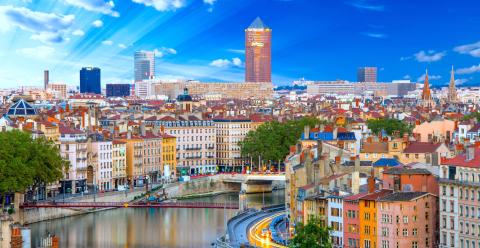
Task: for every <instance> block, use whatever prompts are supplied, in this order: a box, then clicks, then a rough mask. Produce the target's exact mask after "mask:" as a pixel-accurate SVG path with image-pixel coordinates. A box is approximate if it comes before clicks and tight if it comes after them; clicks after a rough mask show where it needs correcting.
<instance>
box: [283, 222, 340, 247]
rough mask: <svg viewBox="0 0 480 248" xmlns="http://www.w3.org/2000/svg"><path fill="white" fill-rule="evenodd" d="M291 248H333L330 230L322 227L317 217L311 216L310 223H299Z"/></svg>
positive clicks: (291, 241)
mask: <svg viewBox="0 0 480 248" xmlns="http://www.w3.org/2000/svg"><path fill="white" fill-rule="evenodd" d="M288 247H290V248H331V247H332V241H331V238H330V229H329V228H327V227H323V226H322V222H321V221H320V219H319V218H317V217H316V216H310V217H309V219H308V223H307V224H306V225H304V224H303V223H298V224H297V226H296V227H295V236H294V237H293V239H291V240H290V242H289V246H288Z"/></svg>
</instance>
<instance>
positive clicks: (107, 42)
mask: <svg viewBox="0 0 480 248" xmlns="http://www.w3.org/2000/svg"><path fill="white" fill-rule="evenodd" d="M102 44H103V45H106V46H111V45H113V41H111V40H104V41H102Z"/></svg>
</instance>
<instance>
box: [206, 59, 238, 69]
mask: <svg viewBox="0 0 480 248" xmlns="http://www.w3.org/2000/svg"><path fill="white" fill-rule="evenodd" d="M210 66H213V67H218V68H228V67H242V66H243V62H242V60H241V59H240V58H233V59H231V60H229V59H216V60H213V61H212V62H210Z"/></svg>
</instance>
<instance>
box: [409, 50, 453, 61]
mask: <svg viewBox="0 0 480 248" xmlns="http://www.w3.org/2000/svg"><path fill="white" fill-rule="evenodd" d="M445 55H447V53H446V52H435V51H434V50H429V51H423V50H422V51H420V52H418V53H415V54H414V57H415V60H417V61H418V62H435V61H439V60H441V59H442V58H443V57H444V56H445Z"/></svg>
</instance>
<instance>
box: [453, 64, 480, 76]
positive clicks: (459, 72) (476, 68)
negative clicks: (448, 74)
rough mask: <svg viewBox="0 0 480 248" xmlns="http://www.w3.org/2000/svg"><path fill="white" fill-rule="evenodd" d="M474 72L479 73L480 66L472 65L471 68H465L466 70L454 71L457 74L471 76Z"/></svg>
mask: <svg viewBox="0 0 480 248" xmlns="http://www.w3.org/2000/svg"><path fill="white" fill-rule="evenodd" d="M476 72H480V64H478V65H472V66H470V67H467V68H460V69H457V70H456V73H458V74H472V73H476Z"/></svg>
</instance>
